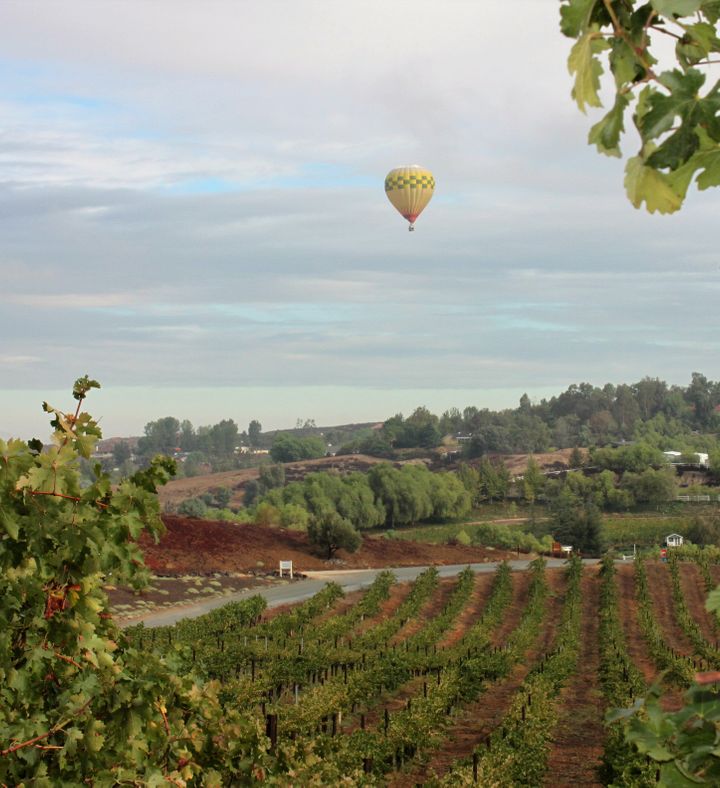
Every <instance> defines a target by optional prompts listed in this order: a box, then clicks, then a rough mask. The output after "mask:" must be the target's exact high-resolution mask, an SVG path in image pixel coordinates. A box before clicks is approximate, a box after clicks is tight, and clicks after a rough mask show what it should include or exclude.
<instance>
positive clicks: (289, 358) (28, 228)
mask: <svg viewBox="0 0 720 788" xmlns="http://www.w3.org/2000/svg"><path fill="white" fill-rule="evenodd" d="M512 8H513V11H512V18H509V16H508V4H507V3H503V2H499V1H495V0H487V2H484V3H477V2H474V1H473V2H447V3H444V4H439V3H436V2H423V1H422V0H419V1H418V2H413V3H402V2H397V3H392V4H388V3H386V2H382V3H381V2H375V0H369V1H368V2H362V3H361V2H355V1H354V0H348V2H344V3H329V2H305V1H304V0H296V1H295V2H292V3H290V2H272V0H270V1H269V2H259V1H258V2H255V0H247V2H243V3H237V2H232V3H231V2H218V1H215V2H212V1H211V2H206V3H198V2H166V1H165V0H155V1H154V2H153V3H150V4H148V3H144V2H139V1H137V2H135V1H133V0H126V1H125V2H110V3H105V4H102V5H99V4H97V3H95V2H82V1H80V0H70V1H69V2H67V3H62V4H59V3H52V2H33V0H25V1H23V2H19V1H18V2H16V1H15V0H5V2H4V3H2V4H0V44H1V46H0V51H2V52H3V59H2V61H0V118H2V121H1V122H0V274H1V275H2V282H3V286H2V288H1V289H0V381H1V382H2V385H1V386H0V409H1V413H2V415H0V435H7V434H20V435H23V436H26V435H29V434H31V433H36V432H41V431H42V430H43V429H44V426H43V425H44V424H45V421H44V416H43V415H42V414H41V413H40V411H39V404H40V402H41V401H42V400H43V399H45V398H49V396H50V394H51V393H52V394H53V395H55V394H57V396H60V392H61V391H63V390H68V389H69V387H70V385H71V384H72V381H73V380H74V379H75V378H76V377H78V376H79V375H81V374H85V373H86V372H87V373H89V374H91V375H92V376H93V377H96V378H98V379H100V380H101V382H102V384H103V387H104V388H103V391H102V392H101V393H100V394H98V395H97V396H96V399H95V401H96V407H95V408H94V410H95V412H98V413H99V415H101V416H102V418H103V424H104V429H105V434H106V435H115V434H131V433H132V434H137V433H139V432H141V431H142V427H143V425H144V424H145V423H146V422H147V421H148V420H150V419H152V418H157V417H159V416H162V415H168V414H172V415H175V416H177V417H178V418H190V419H191V420H192V421H193V422H194V423H195V424H196V425H198V424H208V423H213V422H215V421H217V420H219V419H221V418H227V417H231V418H234V419H235V420H236V421H238V423H239V424H240V425H241V426H245V425H246V424H247V423H248V422H249V420H250V419H252V418H259V419H260V420H261V421H262V423H263V424H264V425H265V426H266V428H276V427H284V426H292V425H294V423H295V421H296V419H297V418H303V419H305V418H314V419H315V420H316V421H317V422H318V423H338V422H341V421H343V422H344V421H364V420H381V419H383V418H386V417H387V416H389V415H391V414H392V413H394V412H396V411H398V410H403V411H404V412H406V413H408V412H409V411H410V410H412V409H413V408H414V407H415V406H417V405H420V404H426V405H428V406H429V407H432V408H434V409H436V410H442V409H444V408H447V407H451V406H453V405H456V406H458V407H461V408H462V407H464V406H466V405H470V404H473V405H476V406H478V407H484V406H488V407H499V406H504V405H507V406H510V405H514V404H515V403H516V402H517V399H518V397H519V395H520V394H521V393H522V392H523V391H527V392H528V394H529V395H530V396H531V397H533V398H539V397H542V396H547V395H548V394H550V393H552V392H559V391H561V390H563V389H564V388H565V387H567V385H569V384H570V383H573V382H579V381H582V380H587V381H590V382H593V383H597V384H602V383H605V382H607V381H612V382H630V381H635V380H638V379H640V378H641V377H643V376H645V375H650V376H653V377H655V376H657V377H661V378H664V379H667V380H669V381H671V382H676V383H686V382H687V381H688V380H689V378H690V374H691V372H692V371H693V370H699V371H702V372H704V373H705V374H707V375H708V376H710V377H713V378H716V377H717V376H718V369H717V367H718V361H717V354H716V353H714V352H713V351H714V350H715V349H716V342H715V336H716V334H717V330H718V327H719V326H718V322H720V319H719V318H718V310H717V307H716V303H717V295H718V289H719V284H718V275H719V274H720V267H719V264H718V260H717V258H716V255H715V250H714V248H713V247H712V246H711V239H712V238H713V237H714V229H715V225H716V218H715V217H716V216H717V211H718V207H720V205H719V203H718V200H719V196H718V194H717V193H715V192H712V191H711V192H705V193H703V194H701V195H698V194H696V193H692V194H691V196H690V198H689V199H688V201H687V205H686V207H685V209H684V210H683V212H682V213H681V214H678V215H675V216H670V217H659V216H649V215H647V214H645V213H641V212H638V211H636V210H634V209H633V208H632V207H631V205H630V204H629V203H628V202H627V200H626V199H625V197H624V194H623V189H622V166H623V165H622V162H620V161H617V160H613V159H608V158H604V157H600V156H599V155H598V154H597V153H596V152H595V150H594V149H593V148H590V147H589V146H588V145H587V144H586V137H587V131H588V128H589V126H590V124H591V123H592V122H593V120H594V117H585V116H583V115H581V114H580V113H579V112H578V111H577V108H576V107H575V106H574V104H573V102H572V101H571V99H570V87H571V85H570V79H569V76H568V74H567V70H566V65H565V61H566V57H567V52H568V43H569V42H568V41H567V40H565V39H563V38H562V36H561V35H560V33H559V30H558V22H557V13H558V4H557V2H555V0H514V2H513V5H512ZM635 144H636V143H635V140H634V139H632V138H631V140H630V142H629V143H627V144H626V147H627V149H628V152H629V153H632V146H633V145H635ZM410 162H418V163H421V164H422V165H423V166H426V167H428V168H430V169H431V170H432V171H433V173H434V174H435V177H436V181H437V190H436V195H435V197H434V199H433V201H432V203H431V204H430V206H429V207H428V209H427V211H426V213H425V214H423V216H422V217H421V218H420V220H419V221H418V223H417V231H416V232H415V233H414V234H412V235H411V234H409V233H408V232H407V230H406V226H405V223H404V221H403V220H402V219H401V218H400V217H399V216H398V215H397V214H396V213H395V212H394V211H393V209H392V208H391V206H390V205H389V203H388V202H387V200H386V198H385V195H384V192H383V179H384V176H385V173H386V172H387V171H388V170H389V169H390V168H392V167H393V166H396V165H398V164H403V163H410ZM209 392H212V394H209ZM57 404H58V405H61V404H62V403H61V402H57ZM90 408H91V409H93V408H92V403H90Z"/></svg>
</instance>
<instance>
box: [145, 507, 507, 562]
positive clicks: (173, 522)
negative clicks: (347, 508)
mask: <svg viewBox="0 0 720 788" xmlns="http://www.w3.org/2000/svg"><path fill="white" fill-rule="evenodd" d="M163 522H164V523H165V526H166V528H167V533H166V534H165V536H163V538H162V539H161V540H160V543H159V544H157V545H156V544H154V543H153V542H152V541H151V540H150V539H148V538H144V539H142V540H141V544H142V546H143V549H144V551H145V560H146V562H147V564H148V566H149V567H150V569H151V570H152V571H153V572H159V573H161V574H184V573H187V574H205V573H210V572H247V571H259V572H260V573H264V572H266V571H272V570H274V569H276V568H277V566H278V562H279V561H280V560H281V559H282V560H286V561H292V562H293V564H294V566H295V568H296V569H297V570H298V571H303V570H309V569H328V568H331V567H334V568H338V567H339V568H345V569H366V568H374V567H385V566H413V565H424V564H460V563H462V564H465V563H479V562H482V561H491V560H492V561H497V560H502V559H503V558H506V557H511V556H512V555H514V553H512V554H511V553H509V552H507V551H503V550H493V549H492V548H485V547H462V546H450V545H430V544H422V543H419V542H406V541H400V540H398V541H394V540H391V539H381V538H369V537H365V538H364V539H363V544H362V547H361V548H360V549H359V550H358V551H357V552H356V553H353V554H348V553H346V552H344V551H343V550H340V551H339V552H338V554H337V556H338V557H337V558H336V559H334V560H333V561H326V560H325V559H324V558H322V557H321V555H320V554H319V553H318V551H317V550H316V549H315V548H314V547H312V546H311V545H310V544H309V542H308V539H307V534H305V533H301V532H299V531H288V530H286V529H283V528H266V527H263V526H258V525H252V524H249V523H247V524H237V523H223V522H213V521H210V520H199V519H195V518H186V517H175V516H171V515H164V516H163Z"/></svg>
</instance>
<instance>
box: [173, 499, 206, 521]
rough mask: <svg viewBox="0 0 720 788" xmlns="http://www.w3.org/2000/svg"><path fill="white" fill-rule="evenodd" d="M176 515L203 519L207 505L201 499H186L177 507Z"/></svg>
mask: <svg viewBox="0 0 720 788" xmlns="http://www.w3.org/2000/svg"><path fill="white" fill-rule="evenodd" d="M178 514H182V515H184V516H185V517H204V516H205V515H206V514H207V504H206V503H205V501H203V500H202V498H188V499H186V500H185V501H182V503H181V504H180V505H179V506H178Z"/></svg>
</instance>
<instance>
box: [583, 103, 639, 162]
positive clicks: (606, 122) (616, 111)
mask: <svg viewBox="0 0 720 788" xmlns="http://www.w3.org/2000/svg"><path fill="white" fill-rule="evenodd" d="M629 103H630V102H629V99H628V98H627V96H626V95H624V94H622V93H618V94H617V98H616V99H615V104H614V105H613V108H612V109H611V110H610V112H608V113H607V115H605V117H604V118H603V119H602V120H600V121H598V122H597V123H596V124H595V125H594V126H593V127H592V128H591V129H590V133H589V135H588V142H590V143H594V144H595V145H596V146H597V149H598V151H600V153H605V154H606V155H608V156H620V147H619V142H620V135H621V134H622V133H623V131H624V130H625V125H624V113H625V109H626V107H627V106H628V104H629Z"/></svg>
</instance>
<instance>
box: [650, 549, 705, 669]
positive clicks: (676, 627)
mask: <svg viewBox="0 0 720 788" xmlns="http://www.w3.org/2000/svg"><path fill="white" fill-rule="evenodd" d="M645 569H646V571H647V579H648V587H649V588H650V590H651V592H652V597H651V598H652V605H653V610H654V611H655V615H656V617H657V620H658V622H659V623H660V626H661V628H662V631H663V634H664V636H665V642H666V644H667V645H668V646H669V647H670V648H671V649H672V650H673V651H675V652H677V653H678V654H682V655H683V656H685V657H688V656H692V654H693V652H694V648H693V644H692V643H691V641H690V640H689V639H688V637H687V635H686V634H685V633H684V632H683V631H682V628H681V627H680V624H678V620H677V616H676V615H675V602H674V601H673V596H672V579H671V577H670V570H669V569H668V566H667V564H659V563H654V562H650V561H648V562H647V563H646V564H645Z"/></svg>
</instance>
